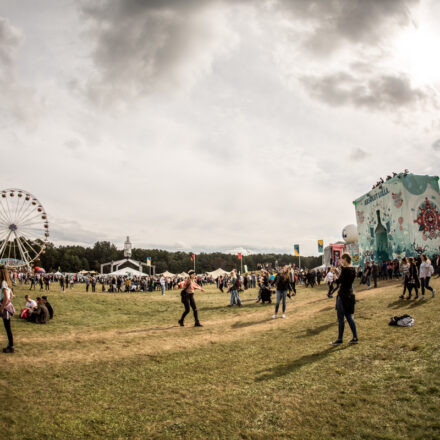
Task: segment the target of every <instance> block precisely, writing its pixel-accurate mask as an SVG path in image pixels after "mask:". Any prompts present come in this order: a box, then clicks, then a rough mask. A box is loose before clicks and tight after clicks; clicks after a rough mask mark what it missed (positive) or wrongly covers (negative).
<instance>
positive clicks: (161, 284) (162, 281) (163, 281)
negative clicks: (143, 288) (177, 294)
mask: <svg viewBox="0 0 440 440" xmlns="http://www.w3.org/2000/svg"><path fill="white" fill-rule="evenodd" d="M159 283H160V288H161V289H162V296H164V295H165V277H164V276H163V275H162V276H161V277H160V279H159Z"/></svg>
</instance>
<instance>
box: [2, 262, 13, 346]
mask: <svg viewBox="0 0 440 440" xmlns="http://www.w3.org/2000/svg"><path fill="white" fill-rule="evenodd" d="M11 299H12V284H11V279H10V278H9V272H8V271H7V269H6V268H4V267H2V268H0V303H1V306H0V314H1V316H2V318H3V324H4V326H5V330H6V334H7V336H8V346H7V347H5V348H4V349H3V353H14V337H13V336H12V330H11V317H12V315H13V314H14V313H15V309H14V306H13V305H12V303H11Z"/></svg>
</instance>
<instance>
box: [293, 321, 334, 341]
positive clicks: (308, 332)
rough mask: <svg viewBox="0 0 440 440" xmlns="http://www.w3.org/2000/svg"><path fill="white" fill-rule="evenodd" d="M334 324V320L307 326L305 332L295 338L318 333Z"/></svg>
mask: <svg viewBox="0 0 440 440" xmlns="http://www.w3.org/2000/svg"><path fill="white" fill-rule="evenodd" d="M335 325H336V322H329V323H327V324H323V325H320V326H319V327H313V328H307V329H306V332H305V333H304V334H302V335H299V336H297V337H296V338H297V339H302V338H308V337H309V336H315V335H319V333H321V332H323V331H325V330H328V329H329V328H330V327H333V326H335Z"/></svg>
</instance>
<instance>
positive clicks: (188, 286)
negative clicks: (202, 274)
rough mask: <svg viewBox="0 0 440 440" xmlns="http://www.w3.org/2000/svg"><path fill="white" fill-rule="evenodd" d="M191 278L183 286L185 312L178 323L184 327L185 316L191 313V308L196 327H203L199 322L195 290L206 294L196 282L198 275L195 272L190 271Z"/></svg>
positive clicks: (182, 294)
mask: <svg viewBox="0 0 440 440" xmlns="http://www.w3.org/2000/svg"><path fill="white" fill-rule="evenodd" d="M188 275H189V277H188V278H187V279H186V280H185V282H184V284H183V290H182V292H181V296H182V304H183V306H184V307H185V310H184V312H183V313H182V317H181V318H180V319H179V321H178V323H179V325H180V326H181V327H183V326H184V323H183V321H184V319H185V316H186V315H187V314H188V313H189V309H190V307H191V308H192V310H193V313H194V321H195V324H194V327H203V325H202V324H200V321H199V314H198V311H197V306H196V302H195V301H194V290H196V289H197V290H200V291H201V292H205V290H204V289H202V288H201V287H200V286H199V285H198V284H197V283H196V282H195V281H194V278H195V277H196V273H195V272H194V271H193V270H190V271H189V272H188Z"/></svg>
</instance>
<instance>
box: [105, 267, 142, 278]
mask: <svg viewBox="0 0 440 440" xmlns="http://www.w3.org/2000/svg"><path fill="white" fill-rule="evenodd" d="M108 275H111V276H126V275H129V276H133V277H134V276H137V277H145V276H146V274H144V273H142V272H139V271H138V270H136V269H133V268H131V267H124V268H123V269H119V270H116V271H115V272H111V273H109V274H108Z"/></svg>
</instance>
